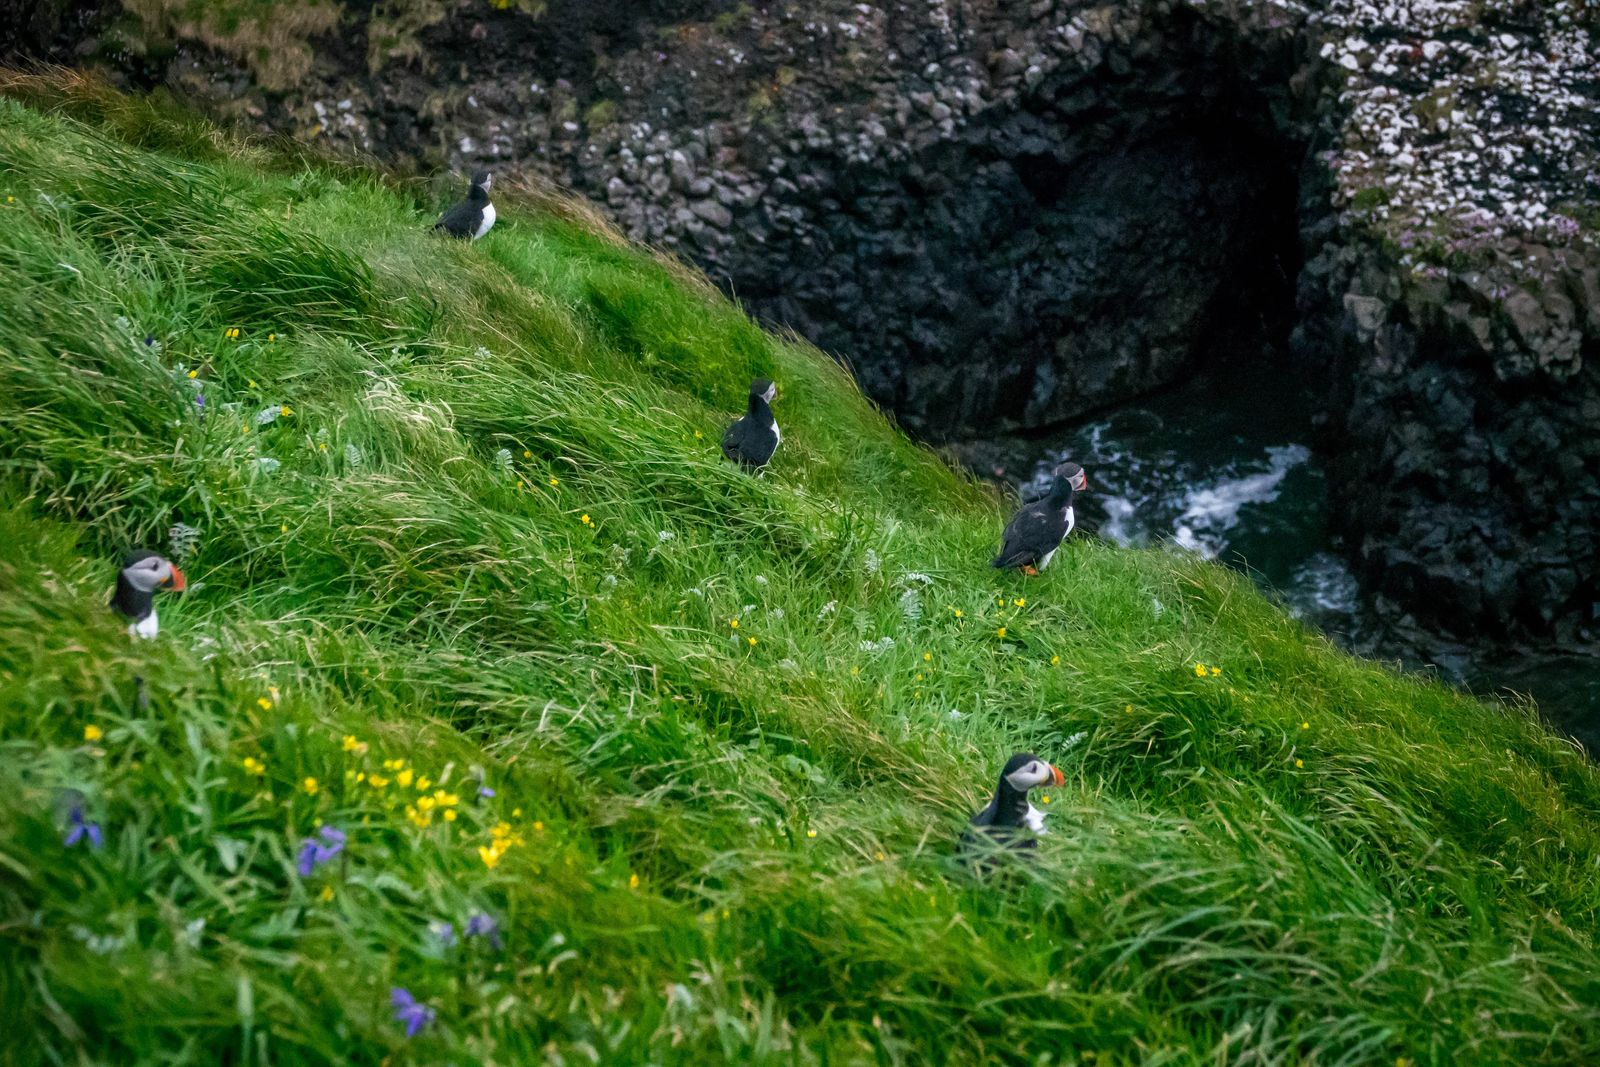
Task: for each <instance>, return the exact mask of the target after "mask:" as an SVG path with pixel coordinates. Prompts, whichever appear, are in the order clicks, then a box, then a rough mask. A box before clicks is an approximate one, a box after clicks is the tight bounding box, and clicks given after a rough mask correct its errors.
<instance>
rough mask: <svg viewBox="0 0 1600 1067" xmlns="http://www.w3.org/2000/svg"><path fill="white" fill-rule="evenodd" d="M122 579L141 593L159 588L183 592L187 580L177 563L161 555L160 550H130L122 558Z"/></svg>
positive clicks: (119, 577)
mask: <svg viewBox="0 0 1600 1067" xmlns="http://www.w3.org/2000/svg"><path fill="white" fill-rule="evenodd" d="M118 579H119V580H120V581H124V582H127V583H128V584H129V585H131V586H132V587H133V588H135V589H137V590H138V591H139V592H141V593H153V592H155V591H156V590H157V589H171V590H173V591H174V592H179V593H181V592H183V587H184V585H185V584H186V580H185V579H184V577H183V572H182V571H181V570H179V569H178V567H177V564H175V563H171V562H169V561H168V560H165V559H163V558H162V557H161V554H160V553H158V552H148V551H136V552H129V553H128V554H127V555H126V556H124V557H123V558H122V573H121V574H119V575H118Z"/></svg>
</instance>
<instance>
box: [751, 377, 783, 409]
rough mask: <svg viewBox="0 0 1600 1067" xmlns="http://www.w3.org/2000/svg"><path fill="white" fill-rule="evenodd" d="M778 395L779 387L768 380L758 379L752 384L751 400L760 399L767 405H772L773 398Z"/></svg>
mask: <svg viewBox="0 0 1600 1067" xmlns="http://www.w3.org/2000/svg"><path fill="white" fill-rule="evenodd" d="M777 395H778V387H777V386H776V385H774V384H773V383H772V382H771V381H770V380H768V379H766V378H757V379H756V380H755V381H753V382H751V383H750V398H751V399H752V400H754V399H755V398H756V397H758V396H759V397H760V398H761V399H762V400H765V401H766V402H767V403H769V404H770V403H772V398H773V397H775V396H777Z"/></svg>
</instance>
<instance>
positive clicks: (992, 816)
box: [961, 752, 1066, 850]
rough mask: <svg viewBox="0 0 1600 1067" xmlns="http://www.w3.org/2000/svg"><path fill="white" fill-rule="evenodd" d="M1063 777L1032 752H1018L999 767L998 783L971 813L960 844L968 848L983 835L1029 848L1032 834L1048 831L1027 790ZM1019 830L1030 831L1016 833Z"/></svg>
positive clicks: (1032, 843)
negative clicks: (984, 804)
mask: <svg viewBox="0 0 1600 1067" xmlns="http://www.w3.org/2000/svg"><path fill="white" fill-rule="evenodd" d="M1065 781H1066V778H1065V777H1064V776H1063V775H1062V773H1061V770H1060V768H1058V767H1054V766H1052V765H1050V764H1049V763H1046V762H1045V761H1044V760H1042V759H1040V758H1039V757H1038V756H1035V755H1034V754H1033V753H1032V752H1018V753H1017V754H1016V755H1015V756H1012V757H1011V758H1010V759H1008V760H1006V765H1005V766H1004V767H1003V768H1001V770H1000V783H999V784H998V785H997V786H995V790H994V796H993V797H991V798H990V800H989V806H988V807H986V808H984V809H983V810H982V811H980V812H978V814H976V815H974V816H973V817H972V824H971V825H970V826H968V827H967V829H966V831H965V832H964V833H963V834H962V835H961V844H962V848H963V849H966V850H971V849H973V848H975V847H977V846H978V845H979V844H980V843H981V842H983V841H984V840H985V839H987V840H988V841H989V842H991V843H992V845H1000V846H1004V847H1007V848H1013V849H1028V848H1033V847H1034V846H1035V845H1036V844H1037V842H1036V841H1035V840H1034V838H1035V837H1039V836H1042V835H1043V834H1045V833H1047V832H1048V831H1046V830H1045V828H1044V812H1042V811H1040V810H1039V809H1038V808H1036V807H1034V806H1033V805H1032V804H1030V803H1028V790H1030V789H1033V788H1035V787H1037V786H1041V785H1048V784H1051V783H1053V784H1055V785H1056V786H1058V787H1059V786H1061V785H1062V784H1063V783H1065ZM1022 830H1031V831H1033V834H1032V836H1026V835H1019V831H1022ZM991 847H992V846H991Z"/></svg>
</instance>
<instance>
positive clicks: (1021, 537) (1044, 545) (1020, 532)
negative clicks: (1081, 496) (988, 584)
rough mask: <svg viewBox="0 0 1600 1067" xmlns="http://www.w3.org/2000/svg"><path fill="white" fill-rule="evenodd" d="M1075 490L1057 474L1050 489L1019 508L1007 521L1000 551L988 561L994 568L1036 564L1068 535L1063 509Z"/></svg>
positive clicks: (1070, 503) (1068, 503) (1067, 505)
mask: <svg viewBox="0 0 1600 1067" xmlns="http://www.w3.org/2000/svg"><path fill="white" fill-rule="evenodd" d="M1075 493H1076V491H1075V490H1074V489H1073V488H1072V483H1071V482H1070V481H1068V480H1067V479H1066V478H1065V477H1062V476H1061V475H1059V474H1058V475H1057V476H1056V478H1055V480H1054V481H1052V482H1051V483H1050V491H1049V492H1048V493H1046V494H1045V495H1044V496H1042V497H1040V498H1039V499H1037V500H1035V501H1033V502H1032V503H1029V504H1024V505H1023V506H1022V508H1021V509H1020V510H1019V511H1018V512H1017V513H1016V514H1015V515H1014V516H1012V518H1011V521H1010V522H1008V523H1007V524H1006V530H1005V533H1004V534H1002V535H1001V538H1000V554H999V555H997V556H995V557H994V559H992V560H990V561H989V563H990V566H993V567H1022V566H1027V565H1031V564H1036V563H1038V562H1039V560H1040V559H1042V558H1043V557H1044V555H1045V554H1046V553H1047V552H1051V551H1054V550H1055V549H1056V548H1057V547H1058V546H1059V545H1060V544H1061V540H1062V538H1064V537H1066V535H1067V520H1066V519H1065V517H1063V515H1062V509H1063V508H1066V507H1070V506H1071V505H1072V498H1073V496H1074V495H1075Z"/></svg>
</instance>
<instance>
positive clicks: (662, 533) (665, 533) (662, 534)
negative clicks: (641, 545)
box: [656, 530, 678, 544]
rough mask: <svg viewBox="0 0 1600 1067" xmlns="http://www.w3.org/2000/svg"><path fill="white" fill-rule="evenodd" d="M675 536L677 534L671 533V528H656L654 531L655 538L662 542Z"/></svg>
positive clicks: (664, 542)
mask: <svg viewBox="0 0 1600 1067" xmlns="http://www.w3.org/2000/svg"><path fill="white" fill-rule="evenodd" d="M677 536H678V535H677V534H675V533H673V532H672V531H671V530H657V531H656V540H657V541H660V542H661V543H662V544H666V543H667V542H668V541H670V540H672V539H673V538H674V537H677Z"/></svg>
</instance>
